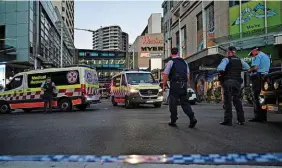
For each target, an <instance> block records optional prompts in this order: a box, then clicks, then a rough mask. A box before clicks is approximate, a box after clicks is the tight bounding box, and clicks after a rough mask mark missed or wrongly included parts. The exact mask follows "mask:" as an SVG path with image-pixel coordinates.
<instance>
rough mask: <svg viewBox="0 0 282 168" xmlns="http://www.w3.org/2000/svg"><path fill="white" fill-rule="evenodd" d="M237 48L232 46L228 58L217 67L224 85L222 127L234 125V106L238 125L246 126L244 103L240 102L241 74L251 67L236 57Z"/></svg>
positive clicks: (228, 51)
mask: <svg viewBox="0 0 282 168" xmlns="http://www.w3.org/2000/svg"><path fill="white" fill-rule="evenodd" d="M236 51H237V50H236V48H235V47H233V46H231V47H229V48H228V50H227V55H228V57H227V58H223V59H222V61H221V63H220V64H219V65H218V67H217V71H219V72H221V74H222V76H221V82H222V84H223V91H224V107H225V109H224V110H225V113H224V121H223V122H221V123H220V124H221V125H228V126H231V125H232V104H231V101H232V100H233V104H234V106H235V108H236V112H237V123H238V124H239V125H244V122H245V117H244V110H243V106H242V102H241V100H240V91H241V84H242V83H243V79H242V78H241V72H242V71H243V70H248V69H249V68H250V66H249V65H248V64H247V63H246V62H245V61H243V60H241V59H240V58H239V57H237V56H236Z"/></svg>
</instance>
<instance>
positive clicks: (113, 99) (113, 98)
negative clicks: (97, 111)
mask: <svg viewBox="0 0 282 168" xmlns="http://www.w3.org/2000/svg"><path fill="white" fill-rule="evenodd" d="M112 104H113V106H117V102H115V97H114V96H112Z"/></svg>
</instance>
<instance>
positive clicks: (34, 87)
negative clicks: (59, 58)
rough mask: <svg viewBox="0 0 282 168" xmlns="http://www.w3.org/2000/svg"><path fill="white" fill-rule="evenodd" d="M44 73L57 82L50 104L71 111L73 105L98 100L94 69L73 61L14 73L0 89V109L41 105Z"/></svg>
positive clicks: (40, 106)
mask: <svg viewBox="0 0 282 168" xmlns="http://www.w3.org/2000/svg"><path fill="white" fill-rule="evenodd" d="M47 77H51V80H52V81H53V82H54V83H55V85H56V90H54V98H53V108H58V109H60V111H71V110H72V109H73V107H76V108H78V109H79V110H85V109H86V108H87V107H88V106H89V105H90V104H94V103H99V102H100V96H99V93H98V89H99V83H98V77H97V72H96V70H95V69H93V68H91V67H89V66H83V65H77V66H76V65H74V66H69V67H64V68H48V69H43V70H31V71H26V72H21V73H18V74H16V75H15V76H14V77H13V79H12V80H11V81H10V82H9V83H8V84H7V85H6V87H5V88H3V89H2V90H1V92H0V112H1V113H9V112H11V111H12V110H15V109H22V110H24V111H25V112H30V111H32V110H35V109H39V108H42V107H44V102H43V99H42V96H43V93H44V92H43V91H42V90H41V84H42V83H43V81H45V80H46V78H47Z"/></svg>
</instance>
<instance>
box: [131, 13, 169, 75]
mask: <svg viewBox="0 0 282 168" xmlns="http://www.w3.org/2000/svg"><path fill="white" fill-rule="evenodd" d="M162 21H163V19H162V14H161V13H153V14H151V16H150V17H149V19H148V24H147V25H146V27H145V29H144V30H143V31H142V33H141V34H140V36H138V37H137V38H136V39H135V41H134V43H133V44H132V45H131V48H130V54H129V57H130V58H131V61H130V65H129V67H130V68H134V69H136V68H141V69H150V70H154V69H162V58H163V53H164V41H163V33H162Z"/></svg>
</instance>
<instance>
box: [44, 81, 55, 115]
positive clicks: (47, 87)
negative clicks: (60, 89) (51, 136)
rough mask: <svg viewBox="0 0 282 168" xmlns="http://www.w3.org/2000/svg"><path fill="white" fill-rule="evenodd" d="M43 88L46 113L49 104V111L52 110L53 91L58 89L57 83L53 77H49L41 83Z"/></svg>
mask: <svg viewBox="0 0 282 168" xmlns="http://www.w3.org/2000/svg"><path fill="white" fill-rule="evenodd" d="M41 89H42V90H43V91H44V94H43V100H44V113H47V106H48V104H49V112H50V113H51V112H52V104H53V93H54V89H56V86H55V83H54V82H52V81H51V78H50V77H48V78H47V79H46V81H44V82H43V83H42V85H41Z"/></svg>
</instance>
